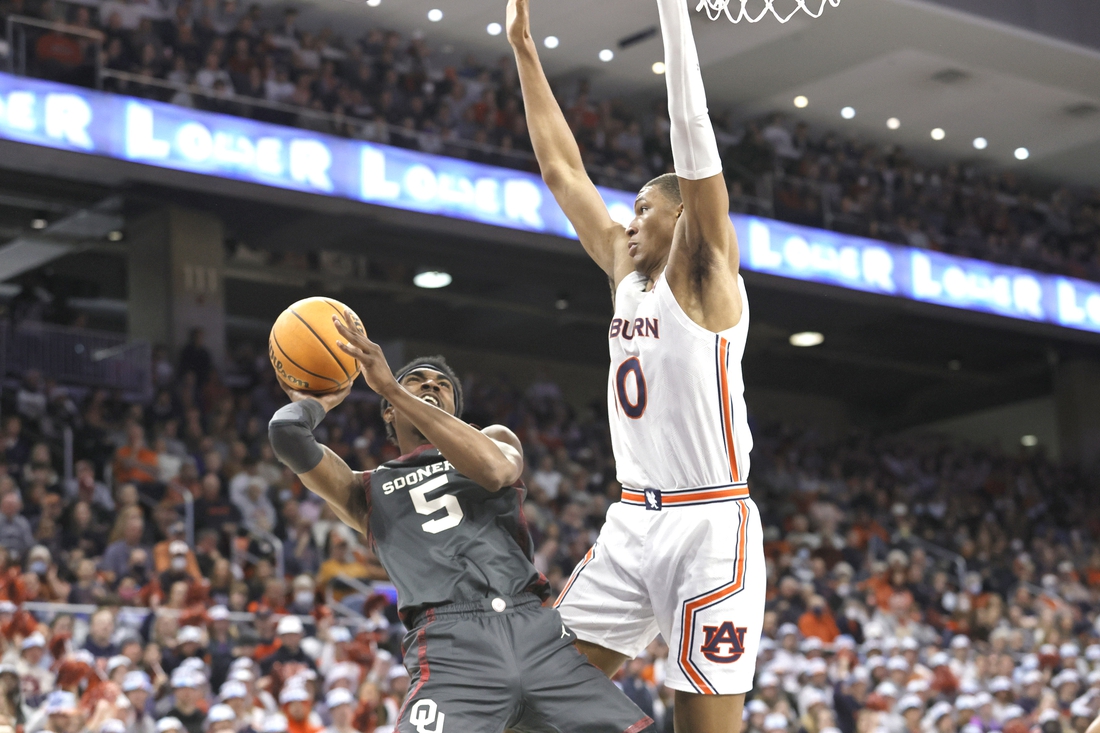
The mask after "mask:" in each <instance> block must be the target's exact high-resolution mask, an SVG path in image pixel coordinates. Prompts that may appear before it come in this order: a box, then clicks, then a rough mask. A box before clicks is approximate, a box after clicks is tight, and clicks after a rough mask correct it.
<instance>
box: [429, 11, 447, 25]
mask: <svg viewBox="0 0 1100 733" xmlns="http://www.w3.org/2000/svg"><path fill="white" fill-rule="evenodd" d="M428 20H430V21H431V22H433V23H438V22H439V21H441V20H443V11H442V10H440V9H439V8H432V9H431V10H429V11H428Z"/></svg>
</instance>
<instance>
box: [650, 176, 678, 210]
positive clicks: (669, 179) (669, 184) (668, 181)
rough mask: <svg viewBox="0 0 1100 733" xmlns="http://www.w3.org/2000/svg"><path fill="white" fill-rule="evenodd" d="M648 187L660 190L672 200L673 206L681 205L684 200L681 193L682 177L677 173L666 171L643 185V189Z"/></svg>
mask: <svg viewBox="0 0 1100 733" xmlns="http://www.w3.org/2000/svg"><path fill="white" fill-rule="evenodd" d="M647 188H652V189H656V190H657V191H660V192H661V194H662V195H663V196H664V197H665V198H667V199H668V200H669V201H671V202H672V205H673V206H679V205H680V204H682V203H683V202H684V199H683V197H682V196H681V195H680V177H679V176H677V175H676V174H675V173H665V174H664V175H660V176H657V177H656V178H654V179H653V180H652V181H650V182H649V183H647V184H646V185H644V186H642V190H643V191H644V190H645V189H647Z"/></svg>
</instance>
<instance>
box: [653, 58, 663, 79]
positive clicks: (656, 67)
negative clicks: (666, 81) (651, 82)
mask: <svg viewBox="0 0 1100 733" xmlns="http://www.w3.org/2000/svg"><path fill="white" fill-rule="evenodd" d="M653 73H654V74H657V75H658V76H660V75H661V74H663V73H665V62H664V61H658V62H657V63H655V64H653Z"/></svg>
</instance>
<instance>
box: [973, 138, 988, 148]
mask: <svg viewBox="0 0 1100 733" xmlns="http://www.w3.org/2000/svg"><path fill="white" fill-rule="evenodd" d="M988 147H989V141H988V140H986V139H985V138H984V137H976V138H974V149H975V150H985V149H986V148H988Z"/></svg>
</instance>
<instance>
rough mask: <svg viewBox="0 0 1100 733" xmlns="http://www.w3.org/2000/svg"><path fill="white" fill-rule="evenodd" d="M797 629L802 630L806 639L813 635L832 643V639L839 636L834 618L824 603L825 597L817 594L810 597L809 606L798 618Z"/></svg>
mask: <svg viewBox="0 0 1100 733" xmlns="http://www.w3.org/2000/svg"><path fill="white" fill-rule="evenodd" d="M798 630H799V631H800V632H802V636H803V637H805V638H807V639H808V638H810V637H811V636H815V637H817V638H818V639H821V641H822V642H824V643H826V644H832V643H833V640H834V639H836V638H837V637H838V636H840V629H838V628H837V625H836V619H834V618H833V614H832V612H831V611H830V610H829V608H828V607H827V606H826V605H825V599H824V598H822V597H821V596H818V595H815V596H813V597H812V598H810V607H809V608H808V609H807V610H806V613H804V614H802V617H801V618H799V619H798Z"/></svg>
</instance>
